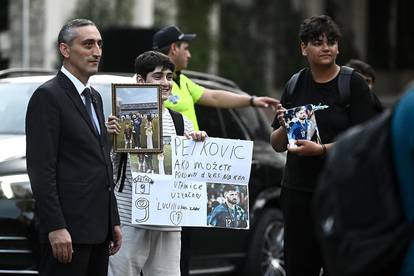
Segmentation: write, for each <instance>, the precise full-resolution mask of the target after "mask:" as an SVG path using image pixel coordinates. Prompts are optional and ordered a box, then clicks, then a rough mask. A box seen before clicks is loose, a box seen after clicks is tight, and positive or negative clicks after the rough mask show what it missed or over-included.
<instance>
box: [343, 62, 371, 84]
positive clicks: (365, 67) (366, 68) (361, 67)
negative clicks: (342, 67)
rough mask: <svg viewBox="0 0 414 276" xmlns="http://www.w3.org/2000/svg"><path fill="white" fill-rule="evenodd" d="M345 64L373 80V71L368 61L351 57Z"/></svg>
mask: <svg viewBox="0 0 414 276" xmlns="http://www.w3.org/2000/svg"><path fill="white" fill-rule="evenodd" d="M346 66H349V67H351V68H354V69H355V71H357V72H358V73H360V74H362V75H364V76H367V77H370V78H371V79H372V82H373V83H374V82H375V71H374V69H373V68H372V67H371V65H369V64H368V63H365V62H363V61H362V60H359V59H351V60H349V61H348V63H347V64H346Z"/></svg>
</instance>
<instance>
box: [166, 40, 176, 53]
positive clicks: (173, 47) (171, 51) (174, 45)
mask: <svg viewBox="0 0 414 276" xmlns="http://www.w3.org/2000/svg"><path fill="white" fill-rule="evenodd" d="M177 49H178V45H177V43H175V42H173V43H171V46H170V51H169V52H168V55H175V53H176V52H177Z"/></svg>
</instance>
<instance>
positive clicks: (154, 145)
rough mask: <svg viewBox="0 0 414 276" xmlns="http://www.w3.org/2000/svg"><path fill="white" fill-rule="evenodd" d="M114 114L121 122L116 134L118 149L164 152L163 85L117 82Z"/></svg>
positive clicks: (121, 150)
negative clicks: (119, 129)
mask: <svg viewBox="0 0 414 276" xmlns="http://www.w3.org/2000/svg"><path fill="white" fill-rule="evenodd" d="M112 114H113V115H114V116H116V117H118V118H119V123H120V125H121V133H120V134H119V135H115V136H114V151H115V152H136V153H161V152H162V148H163V147H162V143H163V141H162V139H161V137H162V109H161V90H160V87H159V85H154V84H129V83H127V84H125V83H123V84H119V83H113V84H112Z"/></svg>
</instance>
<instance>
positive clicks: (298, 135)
mask: <svg viewBox="0 0 414 276" xmlns="http://www.w3.org/2000/svg"><path fill="white" fill-rule="evenodd" d="M316 110H318V109H315V106H313V105H312V104H307V105H302V106H298V107H295V108H291V109H288V110H286V111H285V115H284V119H285V122H286V132H287V137H288V142H289V147H291V148H295V147H297V145H296V141H297V140H309V141H314V142H316V143H320V140H321V139H320V136H319V131H318V126H317V125H316V119H315V111H316Z"/></svg>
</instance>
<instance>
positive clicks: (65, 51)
mask: <svg viewBox="0 0 414 276" xmlns="http://www.w3.org/2000/svg"><path fill="white" fill-rule="evenodd" d="M59 51H60V54H61V55H62V56H63V57H64V58H69V56H70V48H69V45H68V44H66V43H63V42H61V43H60V44H59Z"/></svg>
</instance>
